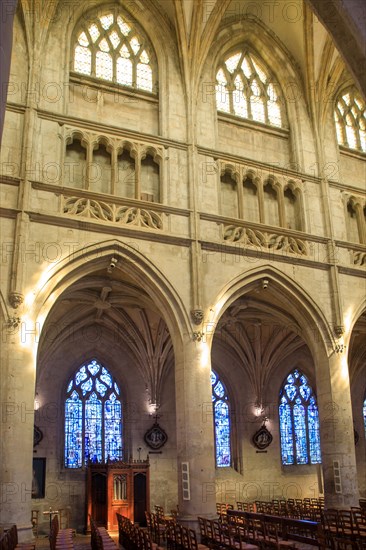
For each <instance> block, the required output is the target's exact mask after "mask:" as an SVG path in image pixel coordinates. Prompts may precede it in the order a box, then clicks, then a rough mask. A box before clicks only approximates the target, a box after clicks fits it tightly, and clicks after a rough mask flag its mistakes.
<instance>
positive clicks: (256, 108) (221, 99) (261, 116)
mask: <svg viewBox="0 0 366 550" xmlns="http://www.w3.org/2000/svg"><path fill="white" fill-rule="evenodd" d="M281 98H282V92H281V89H280V86H279V84H278V82H277V81H276V80H275V79H274V78H273V77H272V76H271V75H270V71H269V70H268V68H267V67H265V65H264V63H263V62H262V61H261V60H259V58H258V57H257V56H256V55H254V54H253V53H252V52H249V51H237V52H235V53H234V54H231V55H230V56H229V57H227V58H226V59H225V60H224V61H223V62H222V63H221V64H220V66H219V69H218V71H217V73H216V105H217V110H218V111H220V112H222V113H228V114H231V115H234V116H236V117H238V118H243V119H249V120H254V121H256V122H261V123H263V124H267V125H271V126H277V127H279V128H281V127H283V126H284V119H285V116H284V110H283V106H282V100H281Z"/></svg>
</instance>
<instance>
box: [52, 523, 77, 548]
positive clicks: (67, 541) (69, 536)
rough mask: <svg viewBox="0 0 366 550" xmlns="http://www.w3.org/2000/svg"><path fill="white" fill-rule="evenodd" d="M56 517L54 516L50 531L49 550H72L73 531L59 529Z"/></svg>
mask: <svg viewBox="0 0 366 550" xmlns="http://www.w3.org/2000/svg"><path fill="white" fill-rule="evenodd" d="M59 527H60V526H59V521H58V516H57V515H56V516H54V517H53V519H52V522H51V530H50V535H49V539H50V550H73V548H74V542H73V530H72V529H60V528H59Z"/></svg>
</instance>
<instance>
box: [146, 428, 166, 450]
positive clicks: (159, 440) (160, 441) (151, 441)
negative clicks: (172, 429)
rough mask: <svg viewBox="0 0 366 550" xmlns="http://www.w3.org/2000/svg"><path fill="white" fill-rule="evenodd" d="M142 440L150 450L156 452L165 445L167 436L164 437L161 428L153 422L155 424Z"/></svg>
mask: <svg viewBox="0 0 366 550" xmlns="http://www.w3.org/2000/svg"><path fill="white" fill-rule="evenodd" d="M144 440H145V443H146V444H147V445H148V446H149V447H150V448H151V449H154V450H156V449H160V448H161V447H163V445H165V443H166V442H167V441H168V436H167V435H166V433H165V431H164V430H163V428H161V427H160V426H159V424H158V423H157V422H155V424H153V426H152V427H151V428H150V429H149V430H147V432H146V433H145V435H144Z"/></svg>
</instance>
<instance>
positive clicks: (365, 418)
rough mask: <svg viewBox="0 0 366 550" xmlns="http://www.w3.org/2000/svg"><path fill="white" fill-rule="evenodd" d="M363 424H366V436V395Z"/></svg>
mask: <svg viewBox="0 0 366 550" xmlns="http://www.w3.org/2000/svg"><path fill="white" fill-rule="evenodd" d="M363 424H364V427H365V436H366V397H365V400H364V402H363Z"/></svg>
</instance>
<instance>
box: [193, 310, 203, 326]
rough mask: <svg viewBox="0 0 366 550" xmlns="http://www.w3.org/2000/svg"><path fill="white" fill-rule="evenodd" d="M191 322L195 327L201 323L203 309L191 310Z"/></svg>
mask: <svg viewBox="0 0 366 550" xmlns="http://www.w3.org/2000/svg"><path fill="white" fill-rule="evenodd" d="M191 316H192V321H193V322H194V324H195V325H200V324H201V323H202V321H203V309H192V311H191Z"/></svg>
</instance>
